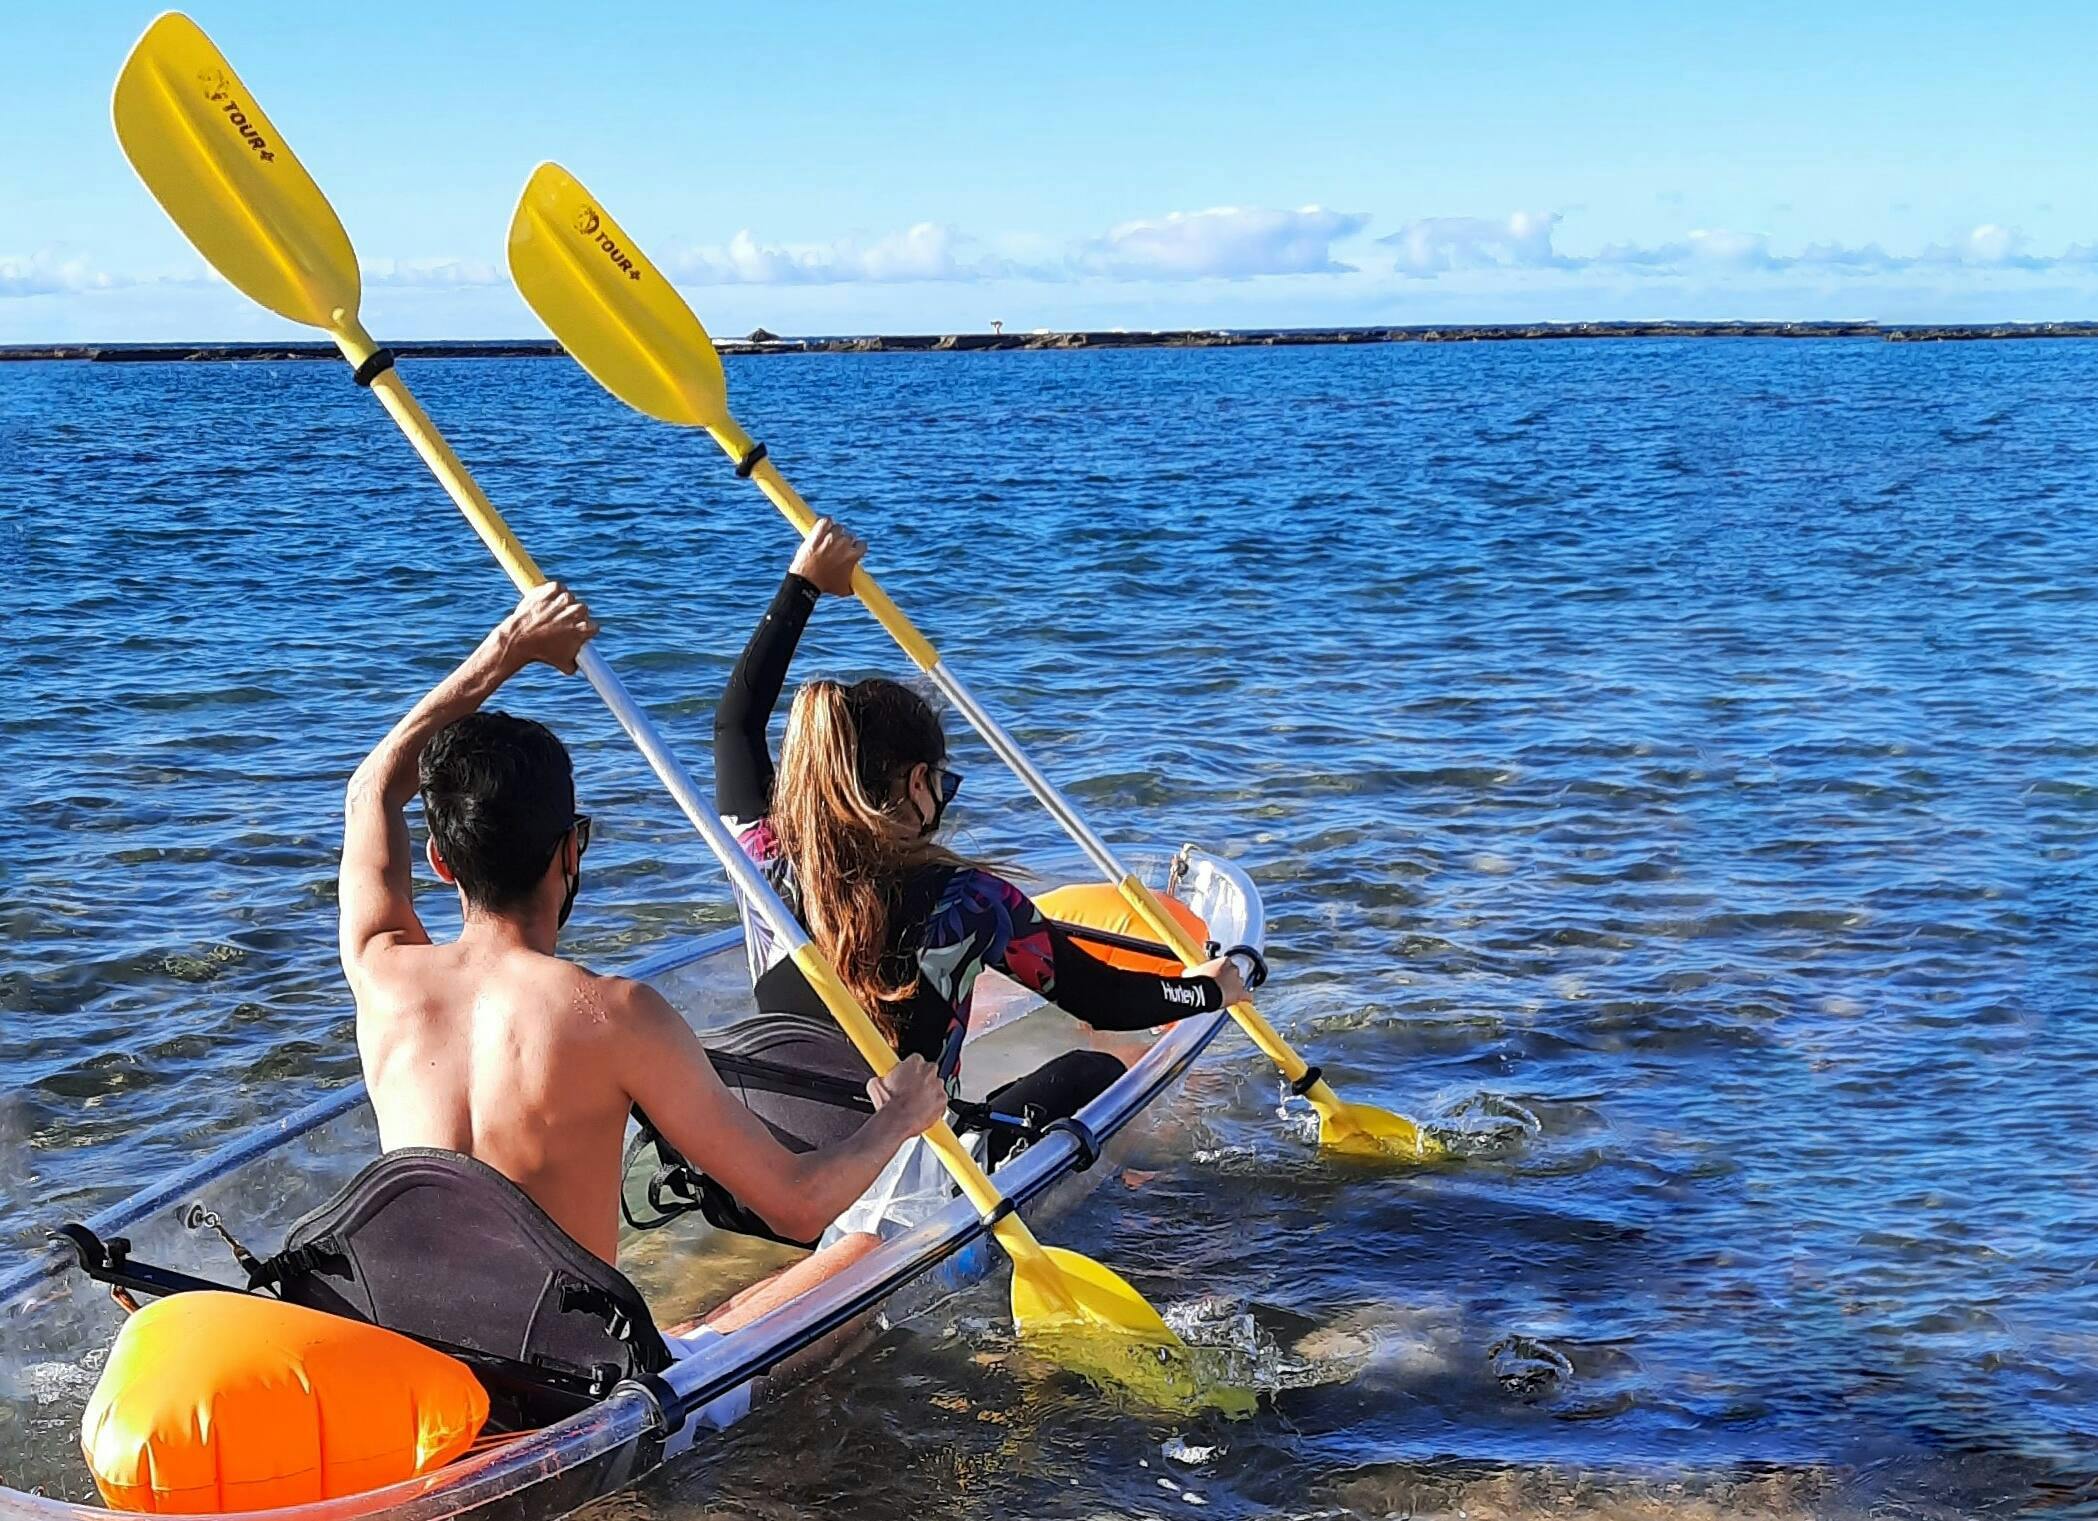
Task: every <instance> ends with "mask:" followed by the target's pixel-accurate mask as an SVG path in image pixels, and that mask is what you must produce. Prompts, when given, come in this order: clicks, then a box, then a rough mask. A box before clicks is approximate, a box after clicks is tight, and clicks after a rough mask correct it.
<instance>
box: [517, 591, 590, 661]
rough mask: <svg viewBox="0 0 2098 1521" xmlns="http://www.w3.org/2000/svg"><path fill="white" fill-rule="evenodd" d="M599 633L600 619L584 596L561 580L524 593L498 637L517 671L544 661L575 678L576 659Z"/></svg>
mask: <svg viewBox="0 0 2098 1521" xmlns="http://www.w3.org/2000/svg"><path fill="white" fill-rule="evenodd" d="M596 632H597V620H596V619H595V618H593V617H591V616H590V609H589V608H588V607H587V606H585V605H584V603H583V599H582V598H581V597H578V596H577V595H576V594H575V593H574V592H572V591H570V590H569V589H568V588H567V587H565V586H563V585H562V584H561V583H560V582H559V581H542V582H540V583H539V584H538V585H537V586H535V587H533V588H532V589H531V590H530V591H528V592H526V593H525V594H524V597H523V599H522V600H521V601H519V602H518V604H517V607H516V609H515V611H513V612H512V613H511V614H510V616H509V617H507V618H505V619H504V620H503V621H502V622H501V623H500V624H499V625H497V627H496V631H495V634H496V639H497V641H498V642H499V643H500V644H501V646H502V649H503V654H504V656H505V657H506V658H507V659H508V661H509V662H510V664H511V666H512V667H513V668H514V669H516V670H520V671H521V670H523V669H524V668H525V667H526V666H528V665H530V664H531V663H532V662H533V661H535V660H543V661H545V662H546V663H547V664H548V665H550V666H552V667H553V668H554V669H555V670H557V671H559V672H560V673H561V674H562V675H564V676H573V675H574V674H575V663H576V656H578V655H580V654H581V653H582V651H583V646H584V645H585V644H587V643H588V642H589V641H590V636H591V635H592V634H594V633H596Z"/></svg>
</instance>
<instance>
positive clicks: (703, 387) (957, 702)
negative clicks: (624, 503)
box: [510, 164, 1443, 1160]
mask: <svg viewBox="0 0 2098 1521" xmlns="http://www.w3.org/2000/svg"><path fill="white" fill-rule="evenodd" d="M510 274H511V277H512V278H513V279H515V280H516V282H517V288H518V290H519V292H520V293H522V294H523V296H524V298H525V302H526V304H528V305H529V306H530V307H531V308H532V310H533V311H535V312H537V313H538V314H539V320H540V321H542V322H544V323H545V324H546V325H547V327H548V328H549V329H550V330H551V331H552V332H553V335H554V336H555V337H556V338H558V339H560V340H561V344H562V346H563V347H564V348H566V349H567V350H568V352H569V353H571V354H573V355H574V356H575V358H576V360H577V362H579V363H580V364H581V365H582V366H583V368H584V369H586V370H588V371H589V372H590V373H591V374H592V375H593V376H595V377H596V378H597V381H598V383H599V384H600V385H602V386H603V387H604V388H605V389H606V390H608V391H610V392H611V393H612V394H613V395H614V396H616V397H618V398H619V399H620V400H621V401H623V402H625V403H626V404H627V405H628V406H630V407H632V408H634V409H635V410H636V411H639V412H645V413H647V414H648V415H649V416H650V417H654V418H657V419H659V420H661V421H663V422H667V423H675V424H677V425H678V426H680V427H686V428H704V429H706V431H707V432H708V433H710V434H712V435H713V438H714V442H715V443H717V444H719V445H720V446H721V449H722V452H723V453H725V454H727V455H728V457H729V458H730V459H731V460H733V461H734V462H735V467H736V474H738V475H740V476H743V477H745V478H746V479H748V480H752V481H755V482H756V483H757V487H758V489H759V490H760V491H762V492H764V493H765V495H766V496H767V497H768V498H770V499H771V501H772V503H773V505H774V506H776V507H778V508H779V510H780V511H781V512H782V513H784V514H785V515H786V518H787V521H788V522H790V523H792V524H793V525H794V527H795V529H796V531H798V532H800V533H802V534H807V533H809V532H810V531H811V530H812V529H813V528H814V527H815V525H816V514H815V513H814V512H813V511H811V510H810V508H809V505H808V503H806V502H804V501H803V500H802V499H801V497H800V495H799V494H798V493H797V492H796V491H795V490H794V488H793V487H792V486H790V485H788V484H787V482H786V481H785V479H784V478H782V476H781V475H780V473H779V469H778V467H777V466H775V465H774V464H773V462H772V461H771V459H770V458H768V457H767V455H766V452H765V446H764V445H763V444H760V443H756V442H754V441H753V440H752V439H751V436H750V435H749V434H748V433H746V432H744V431H743V429H742V428H740V427H739V426H737V424H736V421H735V419H734V418H733V417H731V416H730V415H729V410H728V381H727V377H726V376H725V375H724V374H723V373H722V368H721V356H720V355H719V354H718V353H716V352H715V349H714V344H713V340H712V339H710V338H708V336H707V330H706V329H705V328H704V327H702V326H701V325H700V321H699V319H698V318H697V317H696V316H694V315H693V313H692V309H691V308H690V307H689V306H687V305H686V304H685V301H684V298H683V297H681V296H680V295H678V293H677V292H676V290H674V289H673V288H672V287H671V284H670V282H669V281H668V280H666V279H664V278H663V276H662V275H661V274H660V273H659V272H658V271H657V269H656V267H655V266H654V265H653V264H651V263H650V262H649V261H648V258H647V256H646V255H644V254H643V253H642V252H641V250H640V248H639V247H638V246H637V245H636V244H635V242H634V240H633V239H632V238H631V237H630V236H629V235H628V234H627V232H626V231H625V229H623V228H622V227H621V226H620V225H619V224H618V223H617V222H615V221H613V220H612V216H611V213H609V212H607V211H606V210H605V208H604V204H603V203H602V202H601V201H599V200H598V199H597V197H595V196H593V195H592V194H591V193H590V192H589V191H588V190H586V189H584V188H583V185H582V183H581V182H580V181H578V180H577V179H576V177H575V176H574V175H572V174H570V173H569V172H568V171H567V170H565V169H563V168H562V167H561V166H560V165H559V164H541V165H540V166H539V167H538V168H537V169H536V170H534V171H533V172H532V177H531V179H530V180H528V181H527V182H526V183H525V188H524V194H523V195H522V196H521V197H519V199H518V202H517V211H516V214H515V215H514V216H513V217H512V218H511V220H510ZM852 587H853V591H854V592H855V593H856V594H857V595H858V597H859V599H860V601H861V602H863V603H865V604H866V606H867V610H868V611H869V612H871V613H872V614H873V615H874V616H875V618H876V619H877V620H878V621H879V622H880V624H881V626H882V627H883V628H885V629H887V630H888V631H889V634H890V637H892V638H893V639H895V641H896V642H897V644H899V645H901V646H902V647H903V651H904V653H905V654H907V655H909V656H910V658H911V660H912V661H913V663H915V664H916V665H917V667H918V668H919V669H920V670H922V671H923V672H925V674H926V675H927V676H929V677H931V678H932V680H933V682H934V684H935V685H937V686H938V687H939V689H940V690H941V692H943V693H944V694H945V695H946V697H947V700H948V701H949V702H951V703H953V704H954V706H955V707H956V708H958V709H959V710H960V711H961V712H962V713H963V714H964V715H965V716H966V717H967V718H968V720H969V722H970V723H971V724H973V725H974V726H975V728H976V730H977V732H978V733H980V734H981V735H982V736H983V737H984V739H985V741H986V742H987V743H989V745H990V747H991V748H992V749H993V750H995V751H997V752H998V755H999V757H1000V759H1002V760H1003V761H1004V762H1005V763H1006V764H1007V765H1008V766H1010V767H1011V768H1012V769H1013V772H1014V774H1015V775H1017V776H1018V777H1019V778H1020V780H1021V781H1023V782H1025V783H1026V784H1027V786H1028V789H1029V790H1030V791H1031V792H1033V793H1034V795H1035V796H1036V797H1037V798H1039V799H1041V801H1042V804H1043V806H1045V807H1046V808H1048V810H1049V812H1050V813H1051V814H1053V815H1054V816H1055V818H1056V821H1057V822H1058V823H1059V824H1061V825H1062V826H1063V827H1064V829H1065V831H1066V832H1067V833H1069V835H1070V836H1071V838H1072V839H1074V840H1076V841H1077V842H1078V844H1079V845H1080V847H1082V848H1083V849H1084V851H1085V853H1086V855H1087V856H1088V857H1090V858H1091V859H1092V862H1093V864H1094V865H1095V866H1096V867H1097V868H1098V869H1099V870H1100V871H1101V872H1102V873H1103V874H1104V875H1105V876H1106V877H1107V879H1108V880H1109V881H1110V882H1113V883H1114V884H1115V885H1116V887H1117V888H1118V889H1119V890H1120V892H1121V894H1122V896H1123V897H1124V898H1125V899H1126V900H1127V901H1128V903H1129V906H1130V907H1131V908H1132V909H1134V910H1135V911H1136V913H1137V914H1138V915H1139V916H1141V917H1142V919H1143V921H1144V923H1146V924H1147V925H1149V926H1150V927H1151V931H1152V933H1154V934H1156V935H1157V936H1158V937H1159V938H1160V939H1161V940H1163V941H1164V942H1165V943H1166V944H1167V945H1169V946H1171V947H1172V948H1173V952H1174V954H1175V955H1177V956H1179V957H1180V958H1181V960H1182V961H1183V962H1185V963H1186V964H1187V965H1189V966H1194V965H1196V964H1197V963H1199V962H1200V961H1202V960H1203V959H1204V958H1203V955H1202V948H1201V947H1200V946H1198V945H1197V944H1196V943H1195V942H1194V940H1193V938H1192V937H1190V936H1189V935H1188V933H1187V931H1186V930H1184V929H1182V928H1181V926H1180V925H1179V923H1178V922H1176V921H1175V920H1174V919H1173V918H1172V916H1171V915H1169V914H1168V913H1166V911H1165V908H1164V906H1163V905H1161V904H1160V903H1159V901H1158V899H1157V897H1156V896H1155V895H1154V894H1153V893H1152V891H1151V889H1150V888H1149V887H1147V886H1146V885H1145V884H1144V882H1143V880H1142V879H1141V878H1139V877H1137V876H1136V875H1135V874H1134V873H1132V872H1130V871H1129V870H1127V869H1126V868H1125V867H1124V866H1123V865H1122V863H1121V862H1120V861H1119V860H1117V859H1116V857H1115V855H1114V852H1112V851H1111V850H1109V849H1108V847H1107V845H1106V844H1105V843H1104V842H1103V841H1102V840H1101V839H1100V837H1099V836H1098V835H1096V834H1094V833H1093V831H1092V830H1091V829H1090V828H1089V827H1087V825H1086V823H1085V821H1084V820H1083V819H1081V818H1080V817H1079V816H1078V814H1077V812H1076V811H1075V810H1074V809H1073V808H1072V807H1071V804H1070V803H1069V802H1068V801H1067V800H1066V799H1065V798H1064V796H1063V795H1062V794H1061V793H1060V792H1058V791H1057V790H1056V788H1055V787H1054V786H1053V785H1051V783H1050V782H1049V780H1048V779H1047V778H1046V777H1044V776H1043V775H1042V774H1041V772H1039V771H1037V770H1036V769H1035V768H1034V765H1033V763H1032V762H1030V761H1029V760H1028V759H1027V757H1026V756H1025V755H1024V754H1022V753H1021V751H1020V747H1019V746H1018V745H1017V744H1015V743H1014V742H1013V738H1012V736H1011V735H1009V734H1007V733H1006V732H1005V730H1004V729H1003V728H1001V727H1000V726H999V724H998V723H997V721H996V720H995V719H993V718H992V717H991V716H990V715H989V714H988V713H986V712H984V710H983V709H982V707H980V706H979V705H978V704H977V702H976V699H975V698H974V697H973V696H971V695H970V693H969V690H968V688H966V687H965V686H963V685H962V683H961V680H960V678H959V677H957V676H956V675H955V674H954V673H953V672H952V671H950V670H949V669H948V668H947V665H946V663H945V662H944V661H943V660H941V658H940V652H939V651H938V650H936V649H934V648H933V646H932V642H931V641H930V640H928V639H927V638H926V637H925V635H924V634H922V633H920V632H919V631H918V629H917V627H916V625H914V624H913V623H912V622H911V621H910V619H908V618H906V617H905V616H904V615H903V612H902V610H901V609H900V608H898V607H897V606H896V604H895V603H894V602H892V601H890V600H889V597H888V594H887V593H886V592H884V591H883V590H882V589H881V587H880V586H879V585H878V584H876V582H875V580H874V578H873V577H872V576H870V575H868V574H867V571H866V569H865V567H864V566H863V567H861V569H859V570H858V571H856V572H855V573H854V575H853V579H852ZM1231 1017H1232V1018H1234V1019H1236V1020H1237V1021H1238V1023H1239V1025H1240V1026H1241V1028H1243V1029H1244V1030H1245V1032H1246V1034H1247V1035H1249V1036H1250V1037H1252V1040H1253V1044H1254V1045H1256V1046H1258V1047H1259V1048H1260V1050H1261V1051H1262V1053H1263V1054H1265V1055H1266V1056H1267V1058H1268V1059H1269V1060H1270V1061H1272V1062H1273V1063H1274V1064H1275V1065H1276V1066H1277V1067H1279V1068H1280V1069H1281V1070H1282V1075H1283V1076H1284V1078H1286V1079H1287V1080H1288V1081H1289V1083H1290V1086H1291V1089H1292V1090H1293V1091H1294V1092H1297V1093H1300V1094H1302V1095H1303V1096H1304V1097H1305V1098H1307V1099H1309V1100H1310V1101H1311V1103H1312V1106H1313V1107H1314V1108H1315V1109H1316V1110H1317V1111H1318V1116H1319V1141H1320V1144H1321V1145H1323V1146H1326V1147H1329V1148H1331V1149H1332V1150H1334V1151H1337V1152H1341V1153H1344V1154H1348V1155H1353V1156H1361V1157H1386V1158H1392V1157H1396V1158H1405V1159H1410V1160H1422V1159H1425V1158H1428V1157H1433V1156H1438V1155H1440V1154H1441V1153H1442V1149H1443V1148H1442V1146H1441V1145H1440V1143H1438V1142H1437V1141H1436V1140H1435V1139H1434V1137H1432V1136H1430V1135H1428V1134H1426V1133H1425V1132H1423V1131H1422V1130H1421V1128H1420V1127H1419V1126H1418V1125H1416V1124H1415V1123H1414V1122H1413V1121H1412V1120H1409V1119H1408V1118H1406V1116H1404V1115H1403V1114H1396V1113H1394V1112H1393V1111H1391V1110H1389V1109H1379V1108H1376V1107H1375V1106H1373V1105H1370V1104H1352V1103H1349V1102H1347V1101H1346V1100H1344V1099H1342V1098H1341V1097H1340V1096H1339V1095H1338V1094H1337V1093H1335V1092H1334V1091H1333V1088H1332V1086H1331V1085H1330V1084H1328V1083H1327V1082H1326V1080H1325V1078H1324V1077H1323V1076H1322V1075H1321V1074H1320V1072H1319V1069H1318V1068H1316V1067H1314V1066H1312V1065H1311V1064H1310V1063H1308V1062H1306V1061H1305V1060H1304V1058H1303V1057H1301V1056H1299V1055H1298V1054H1297V1053H1296V1052H1295V1051H1294V1050H1293V1049H1291V1047H1290V1045H1289V1043H1288V1042H1287V1041H1285V1040H1284V1039H1283V1038H1282V1036H1281V1035H1280V1034H1279V1033H1277V1032H1276V1030H1275V1027H1274V1026H1273V1025H1271V1024H1269V1023H1268V1022H1267V1020H1265V1019H1263V1018H1262V1017H1261V1015H1260V1012H1259V1011H1258V1010H1257V1009H1255V1008H1254V1007H1253V1005H1252V1002H1251V1001H1250V1000H1248V1001H1246V1002H1242V1003H1238V1004H1235V1005H1233V1006H1232V1009H1231Z"/></svg>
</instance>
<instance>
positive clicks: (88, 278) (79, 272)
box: [0, 249, 133, 299]
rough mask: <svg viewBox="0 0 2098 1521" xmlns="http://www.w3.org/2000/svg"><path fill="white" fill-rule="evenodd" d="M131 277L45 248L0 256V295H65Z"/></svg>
mask: <svg viewBox="0 0 2098 1521" xmlns="http://www.w3.org/2000/svg"><path fill="white" fill-rule="evenodd" d="M131 283H133V282H132V281H130V280H128V279H125V278H123V277H121V276H118V275H112V274H107V273H105V272H103V271H101V270H98V269H95V268H93V267H92V266H90V265H89V263H88V262H87V260H86V259H84V258H79V257H75V258H70V259H61V258H60V257H59V256H58V255H57V254H55V253H53V252H51V251H50V250H49V249H44V250H42V251H40V252H37V253H33V254H31V255H29V257H27V258H26V259H21V258H0V299H4V298H6V297H10V296H66V295H74V294H77V293H79V292H81V291H90V290H114V289H115V288H117V287H118V286H120V285H129V284H131Z"/></svg>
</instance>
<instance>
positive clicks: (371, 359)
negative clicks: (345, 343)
mask: <svg viewBox="0 0 2098 1521" xmlns="http://www.w3.org/2000/svg"><path fill="white" fill-rule="evenodd" d="M392 368H393V350H392V349H383V348H382V349H373V350H372V351H371V352H370V353H369V354H366V355H365V356H364V362H363V363H361V364H359V365H358V366H357V368H356V369H354V370H352V371H350V379H351V380H352V381H353V382H355V383H356V384H357V385H360V386H363V387H364V388H365V389H366V390H370V389H371V383H372V382H373V381H375V380H377V379H378V378H379V377H380V376H381V375H384V374H385V373H386V372H387V371H388V370H390V369H392Z"/></svg>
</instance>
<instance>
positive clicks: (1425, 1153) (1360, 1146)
mask: <svg viewBox="0 0 2098 1521" xmlns="http://www.w3.org/2000/svg"><path fill="white" fill-rule="evenodd" d="M1319 1145H1320V1146H1322V1147H1324V1148H1325V1149H1326V1150H1328V1151H1336V1152H1339V1153H1340V1154H1341V1155H1342V1156H1351V1157H1364V1158H1384V1159H1390V1158H1395V1157H1396V1158H1403V1159H1404V1160H1407V1161H1411V1162H1426V1161H1430V1160H1432V1159H1434V1158H1436V1157H1439V1156H1441V1155H1443V1153H1444V1148H1443V1144H1442V1142H1440V1141H1438V1140H1436V1139H1435V1137H1433V1136H1431V1135H1429V1134H1428V1133H1427V1132H1426V1131H1424V1130H1422V1129H1421V1128H1420V1126H1419V1125H1416V1124H1415V1123H1414V1122H1413V1121H1412V1120H1409V1119H1407V1118H1406V1116H1405V1115H1403V1114H1395V1113H1393V1112H1392V1111H1391V1110H1389V1109H1379V1108H1377V1107H1376V1106H1375V1105H1373V1104H1350V1103H1345V1102H1340V1103H1335V1104H1334V1105H1333V1106H1332V1107H1330V1108H1326V1109H1321V1110H1320V1111H1319Z"/></svg>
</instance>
